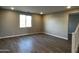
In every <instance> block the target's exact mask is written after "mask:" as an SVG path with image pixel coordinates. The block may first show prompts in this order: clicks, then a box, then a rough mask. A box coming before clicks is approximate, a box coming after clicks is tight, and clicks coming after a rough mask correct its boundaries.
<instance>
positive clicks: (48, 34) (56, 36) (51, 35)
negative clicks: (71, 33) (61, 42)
mask: <svg viewBox="0 0 79 59" xmlns="http://www.w3.org/2000/svg"><path fill="white" fill-rule="evenodd" d="M44 34H47V35H51V36H55V37H58V38H61V39H65V40H68V38H65V37H61V36H57V35H54V34H50V33H44Z"/></svg>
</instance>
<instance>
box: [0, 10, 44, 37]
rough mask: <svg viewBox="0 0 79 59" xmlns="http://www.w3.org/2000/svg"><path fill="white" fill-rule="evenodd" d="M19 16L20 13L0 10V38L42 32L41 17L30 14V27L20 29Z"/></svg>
mask: <svg viewBox="0 0 79 59" xmlns="http://www.w3.org/2000/svg"><path fill="white" fill-rule="evenodd" d="M19 14H20V13H18V12H14V11H8V10H0V22H1V23H0V33H1V34H0V37H3V36H11V35H18V34H27V33H36V32H42V31H43V28H42V21H43V20H42V16H40V15H36V14H32V27H31V28H20V27H19ZM1 29H2V30H1Z"/></svg>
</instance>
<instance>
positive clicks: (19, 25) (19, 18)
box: [19, 14, 32, 28]
mask: <svg viewBox="0 0 79 59" xmlns="http://www.w3.org/2000/svg"><path fill="white" fill-rule="evenodd" d="M20 15H25V27H21V26H20V25H21V22H20V21H21V20H20ZM20 15H19V27H20V28H31V27H32V15H26V14H20ZM27 16H30V17H31V24H30V26H27V25H26V23H27V22H26V21H27V19H26V17H27Z"/></svg>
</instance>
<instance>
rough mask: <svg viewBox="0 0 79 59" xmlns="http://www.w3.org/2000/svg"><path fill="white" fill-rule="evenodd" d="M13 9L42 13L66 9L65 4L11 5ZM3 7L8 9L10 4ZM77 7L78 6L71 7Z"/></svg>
mask: <svg viewBox="0 0 79 59" xmlns="http://www.w3.org/2000/svg"><path fill="white" fill-rule="evenodd" d="M13 7H14V8H15V10H19V11H24V12H30V13H38V14H39V13H40V12H43V13H44V14H48V13H53V12H59V11H63V10H66V9H67V8H66V6H13ZM2 8H4V9H10V8H11V6H2ZM72 8H78V7H72Z"/></svg>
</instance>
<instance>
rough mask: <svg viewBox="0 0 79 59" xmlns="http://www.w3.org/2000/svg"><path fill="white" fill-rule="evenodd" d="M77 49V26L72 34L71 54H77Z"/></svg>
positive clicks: (78, 34)
mask: <svg viewBox="0 0 79 59" xmlns="http://www.w3.org/2000/svg"><path fill="white" fill-rule="evenodd" d="M78 47H79V24H78V26H77V27H76V30H75V32H73V33H72V53H76V52H78Z"/></svg>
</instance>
